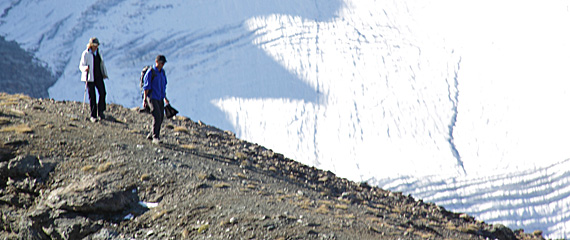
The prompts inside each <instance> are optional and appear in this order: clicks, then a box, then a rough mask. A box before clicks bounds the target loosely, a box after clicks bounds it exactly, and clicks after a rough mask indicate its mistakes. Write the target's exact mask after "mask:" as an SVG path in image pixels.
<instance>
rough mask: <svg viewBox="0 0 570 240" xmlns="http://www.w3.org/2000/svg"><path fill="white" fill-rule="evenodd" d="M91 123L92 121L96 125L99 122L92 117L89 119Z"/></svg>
mask: <svg viewBox="0 0 570 240" xmlns="http://www.w3.org/2000/svg"><path fill="white" fill-rule="evenodd" d="M89 121H91V122H92V123H96V122H97V118H94V117H91V118H89Z"/></svg>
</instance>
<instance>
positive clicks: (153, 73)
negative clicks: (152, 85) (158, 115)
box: [140, 65, 156, 113]
mask: <svg viewBox="0 0 570 240" xmlns="http://www.w3.org/2000/svg"><path fill="white" fill-rule="evenodd" d="M149 69H150V73H151V75H150V81H151V82H152V80H154V77H155V76H156V73H155V72H154V68H152V66H150V65H147V66H144V67H143V69H142V71H141V78H140V91H141V98H142V100H143V101H144V90H143V85H144V76H145V75H146V72H148V70H149ZM143 106H144V104H143ZM140 111H141V112H146V113H150V107H149V106H148V105H147V106H146V107H145V108H143V109H141V110H140Z"/></svg>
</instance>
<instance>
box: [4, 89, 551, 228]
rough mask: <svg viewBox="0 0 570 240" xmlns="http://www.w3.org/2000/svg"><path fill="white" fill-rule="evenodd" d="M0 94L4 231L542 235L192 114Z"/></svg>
mask: <svg viewBox="0 0 570 240" xmlns="http://www.w3.org/2000/svg"><path fill="white" fill-rule="evenodd" d="M86 116H87V111H85V110H84V111H83V113H82V104H81V103H77V102H61V101H54V100H51V99H33V98H29V97H27V96H23V95H7V94H2V95H0V127H1V128H0V136H1V138H0V140H1V141H2V145H1V148H0V150H1V151H0V153H1V155H0V210H1V212H0V239H486V238H490V239H494V238H497V239H543V238H542V236H541V233H540V232H536V233H532V234H524V233H523V232H522V231H512V230H511V229H508V228H506V227H504V226H500V225H498V226H497V225H495V226H493V225H488V224H486V223H484V222H481V221H477V220H476V219H474V218H472V217H471V216H468V215H466V214H461V213H452V212H449V211H447V210H445V209H444V208H443V207H439V206H436V205H435V204H433V203H424V202H423V201H421V200H416V199H414V198H413V197H411V196H404V195H402V194H401V193H394V192H388V191H385V190H382V189H379V188H376V187H371V186H368V185H367V184H365V183H355V182H351V181H348V180H346V179H341V178H338V177H336V176H335V175H334V174H333V173H331V172H325V171H321V170H318V169H315V168H312V167H308V166H305V165H302V164H300V163H298V162H295V161H294V160H291V159H288V158H286V157H284V156H283V155H282V154H279V153H275V152H273V151H272V150H270V149H266V148H264V147H262V146H259V145H257V144H254V143H249V142H246V141H243V140H240V139H237V138H235V135H234V134H233V133H231V132H224V131H221V130H218V129H217V128H215V127H213V126H208V125H206V124H204V123H202V122H200V121H198V122H195V121H192V120H190V119H189V118H186V117H176V118H175V119H173V120H166V121H165V124H164V128H163V131H162V135H163V136H164V141H165V142H164V143H163V144H161V145H155V144H152V143H151V142H150V141H149V140H147V139H146V138H145V136H146V134H147V133H148V132H149V131H150V128H149V125H150V122H151V116H150V115H148V114H145V113H139V112H138V109H126V108H124V107H122V106H118V105H108V113H107V119H106V120H102V121H100V122H97V123H91V122H89V121H88V120H87V119H86Z"/></svg>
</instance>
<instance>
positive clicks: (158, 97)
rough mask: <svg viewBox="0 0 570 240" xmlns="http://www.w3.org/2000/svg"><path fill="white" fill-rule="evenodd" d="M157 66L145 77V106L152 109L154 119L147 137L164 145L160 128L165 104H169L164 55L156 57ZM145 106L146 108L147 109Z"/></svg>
mask: <svg viewBox="0 0 570 240" xmlns="http://www.w3.org/2000/svg"><path fill="white" fill-rule="evenodd" d="M155 63H156V65H155V66H154V67H153V68H152V69H151V70H150V71H147V72H146V74H145V76H144V84H143V90H144V104H145V105H146V106H148V107H149V108H150V111H151V113H152V117H153V123H152V132H151V133H150V134H149V135H148V136H147V138H148V139H152V142H153V143H155V144H159V143H162V140H161V139H160V128H161V126H162V120H163V119H164V104H165V103H166V104H169V102H168V99H167V98H166V83H167V81H166V73H165V71H164V64H165V63H166V57H165V56H164V55H158V56H156V60H155ZM146 106H145V107H146Z"/></svg>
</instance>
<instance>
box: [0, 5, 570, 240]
mask: <svg viewBox="0 0 570 240" xmlns="http://www.w3.org/2000/svg"><path fill="white" fill-rule="evenodd" d="M569 6H570V1H568V0H552V1H547V2H541V3H538V2H517V1H502V2H500V3H498V2H491V1H489V0H483V1H477V2H472V1H464V0H461V1H451V0H433V1H429V2H424V1H419V0H411V1H405V2H401V1H376V0H359V1H356V0H326V1H325V0H291V1H275V0H225V1H221V0H193V1H175V0H165V1H156V0H147V1H141V0H97V1H87V0H76V1H66V0H51V1H35V0H19V1H10V0H9V1H1V2H0V11H2V12H1V15H0V35H2V36H4V37H5V38H6V39H7V40H14V41H16V42H18V43H19V44H20V45H21V46H22V48H24V49H26V50H27V51H29V52H31V53H33V54H34V56H35V57H36V58H38V59H40V60H41V61H43V62H44V63H45V64H46V65H47V66H48V68H49V69H50V71H52V72H53V73H54V74H55V75H56V76H58V80H57V82H56V84H55V85H54V86H53V87H51V88H50V89H49V94H50V97H52V98H54V99H57V100H74V101H82V99H83V94H84V89H83V87H84V85H83V84H81V82H79V78H80V74H79V71H78V68H77V65H78V61H79V56H80V54H81V51H82V50H83V48H84V47H85V44H86V43H87V41H88V39H89V38H90V37H93V36H96V37H98V38H99V39H100V41H101V46H100V49H101V51H102V52H103V54H104V57H105V61H106V64H107V67H108V70H109V75H110V79H109V80H108V81H107V82H106V86H107V100H108V102H112V103H117V104H121V105H124V106H127V107H135V106H139V105H140V92H139V86H138V78H139V76H140V70H141V69H142V67H143V66H145V65H150V64H153V60H154V57H155V56H156V55H157V54H164V55H166V57H167V59H168V63H167V64H166V66H165V69H166V71H167V76H168V79H169V83H168V87H167V88H168V90H167V95H168V96H169V99H170V100H171V102H172V104H173V106H175V107H176V108H177V109H178V110H180V112H181V113H182V114H183V115H185V116H188V117H190V118H192V119H194V120H201V121H203V122H205V123H207V124H212V125H215V126H217V127H219V128H222V129H224V130H230V131H233V132H235V133H236V135H237V136H239V137H240V138H243V139H247V140H249V141H253V142H257V143H259V144H261V145H264V146H266V147H268V148H272V149H273V150H275V151H277V152H281V153H284V154H285V155H286V156H287V157H290V158H292V159H295V160H297V161H300V162H303V163H305V164H309V165H312V166H315V167H318V168H321V169H325V170H331V171H333V172H334V173H335V174H337V175H338V176H341V177H345V178H348V179H351V180H354V181H368V182H370V183H372V184H375V185H378V186H380V187H383V188H386V189H390V190H393V191H401V192H404V193H406V194H412V196H414V197H416V198H421V199H424V201H432V202H435V203H437V204H440V205H443V206H445V207H446V208H448V209H450V210H453V211H459V212H465V213H468V214H470V215H473V216H475V217H476V218H478V219H480V220H484V221H487V222H490V223H502V224H505V225H507V226H509V227H511V228H513V229H517V228H523V229H525V230H526V231H534V230H542V231H544V234H545V236H547V237H551V238H567V237H568V236H570V229H566V226H570V225H569V224H570V220H569V219H570V218H569V215H570V206H569V204H570V201H569V200H568V199H569V196H570V194H569V189H568V181H569V180H570V165H569V163H568V162H569V160H568V159H569V158H570V148H569V147H568V146H567V140H566V139H568V136H570V124H568V123H570V114H568V113H567V112H566V108H567V107H566V106H567V104H568V103H570V94H569V93H568V87H569V86H570V84H569V83H568V82H569V81H568V80H569V79H570V68H569V67H568V66H570V10H569V8H570V7H569Z"/></svg>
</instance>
